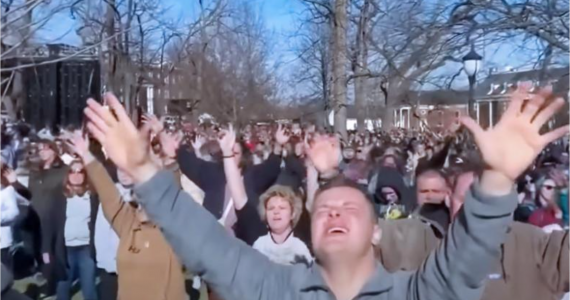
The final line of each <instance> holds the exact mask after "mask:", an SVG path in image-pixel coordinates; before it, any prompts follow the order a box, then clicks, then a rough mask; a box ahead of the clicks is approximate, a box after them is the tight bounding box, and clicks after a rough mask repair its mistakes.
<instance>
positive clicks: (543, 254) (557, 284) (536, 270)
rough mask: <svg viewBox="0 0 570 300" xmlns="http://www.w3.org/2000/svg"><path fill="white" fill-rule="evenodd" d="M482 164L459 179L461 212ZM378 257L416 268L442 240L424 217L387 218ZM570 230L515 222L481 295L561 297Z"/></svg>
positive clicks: (455, 197)
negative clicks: (550, 230)
mask: <svg viewBox="0 0 570 300" xmlns="http://www.w3.org/2000/svg"><path fill="white" fill-rule="evenodd" d="M480 173H481V171H480V168H472V167H466V168H465V170H463V171H462V172H461V173H460V174H459V175H458V176H457V179H456V180H455V186H454V188H453V193H452V196H451V199H452V200H451V211H452V217H453V218H456V217H457V216H458V215H459V213H460V210H461V208H462V207H463V204H464V202H465V198H466V195H467V194H468V191H469V189H470V186H471V185H472V184H473V183H474V182H475V181H476V180H477V178H478V177H479V175H478V174H480ZM382 229H383V231H382V240H381V241H382V242H381V243H380V247H379V249H378V252H377V257H378V259H379V260H380V261H381V262H382V264H383V265H384V266H385V267H386V268H387V269H388V271H390V272H397V271H413V270H416V269H418V268H420V267H421V265H422V263H423V262H424V259H425V258H426V257H427V256H428V254H429V252H430V251H431V250H432V249H435V248H436V247H437V245H438V244H439V243H440V241H441V238H440V237H438V236H437V235H436V233H435V232H434V231H433V230H426V226H425V223H423V222H422V221H421V220H418V219H405V220H396V221H392V222H386V224H385V225H384V226H383V227H382ZM568 246H569V242H568V230H565V231H554V232H552V233H550V234H547V233H545V232H543V231H542V230H540V229H539V228H537V227H535V226H533V225H530V224H525V223H521V222H514V223H513V224H512V225H511V227H510V229H509V231H508V233H507V238H506V240H505V242H504V243H503V244H502V246H501V248H500V249H501V255H500V258H499V259H498V260H497V261H496V262H495V263H494V264H493V265H494V267H493V271H492V272H490V273H489V275H488V278H487V284H486V286H485V290H484V292H483V295H482V297H481V300H499V299H518V300H535V299H544V300H558V299H561V296H562V294H564V293H567V292H568V290H569V276H568V274H569V270H568V267H569V264H570V262H569V256H568V251H569V249H568Z"/></svg>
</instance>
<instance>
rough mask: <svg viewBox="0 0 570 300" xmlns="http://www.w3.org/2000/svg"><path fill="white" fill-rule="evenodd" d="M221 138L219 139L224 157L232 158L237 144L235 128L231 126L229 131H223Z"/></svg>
mask: <svg viewBox="0 0 570 300" xmlns="http://www.w3.org/2000/svg"><path fill="white" fill-rule="evenodd" d="M221 133H222V134H221V136H220V138H219V139H218V143H219V144H220V149H221V150H222V154H223V155H224V156H231V155H233V153H234V146H235V144H236V132H235V131H234V127H233V126H232V125H231V124H230V126H229V128H228V129H223V130H222V131H221Z"/></svg>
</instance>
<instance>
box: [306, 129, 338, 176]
mask: <svg viewBox="0 0 570 300" xmlns="http://www.w3.org/2000/svg"><path fill="white" fill-rule="evenodd" d="M305 148H306V153H307V157H308V158H309V159H310V160H311V162H312V164H313V166H315V168H316V169H317V171H319V173H321V174H329V173H332V172H334V171H335V170H337V169H338V166H339V163H340V157H341V150H340V141H339V139H338V138H337V137H331V136H327V135H315V137H314V138H313V140H312V142H311V143H308V144H307V143H306V144H305Z"/></svg>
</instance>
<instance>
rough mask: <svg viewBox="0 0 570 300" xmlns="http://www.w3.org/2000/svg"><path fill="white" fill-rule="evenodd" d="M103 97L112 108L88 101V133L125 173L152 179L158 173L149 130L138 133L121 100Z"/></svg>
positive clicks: (145, 129)
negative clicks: (151, 149) (152, 153)
mask: <svg viewBox="0 0 570 300" xmlns="http://www.w3.org/2000/svg"><path fill="white" fill-rule="evenodd" d="M104 97H105V100H106V103H108V104H109V106H110V107H103V106H102V105H101V104H99V103H98V102H97V101H95V100H93V99H89V100H87V108H85V115H86V116H87V118H88V120H89V121H88V123H87V128H88V129H89V132H91V134H92V135H93V136H94V137H95V139H97V140H98V141H99V143H101V145H102V146H103V148H104V149H105V152H106V153H107V155H108V156H109V158H111V160H112V161H113V162H114V163H115V164H116V165H117V167H119V168H120V169H122V170H125V171H126V172H127V173H128V174H129V175H130V176H131V177H133V178H134V179H135V181H137V182H144V181H146V180H148V179H150V178H151V177H152V176H154V174H155V173H156V172H157V171H158V167H157V166H156V165H155V164H154V163H153V162H152V160H151V158H150V145H149V139H148V136H149V134H150V127H149V126H144V127H143V129H141V131H140V132H139V131H138V130H137V128H136V127H135V125H134V124H133V122H132V121H131V119H130V118H129V116H128V115H127V112H126V111H125V109H124V108H123V106H122V105H121V103H120V102H119V100H118V99H117V98H116V97H115V96H114V95H113V94H111V93H107V94H105V96H104ZM111 110H113V112H114V113H115V115H116V117H115V116H114V115H113V113H112V112H111Z"/></svg>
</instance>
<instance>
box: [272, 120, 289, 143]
mask: <svg viewBox="0 0 570 300" xmlns="http://www.w3.org/2000/svg"><path fill="white" fill-rule="evenodd" d="M289 138H290V135H289V134H288V133H287V131H286V130H285V128H283V125H279V127H278V128H277V131H276V132H275V141H276V142H277V144H279V145H281V146H283V145H285V144H287V142H289Z"/></svg>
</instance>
